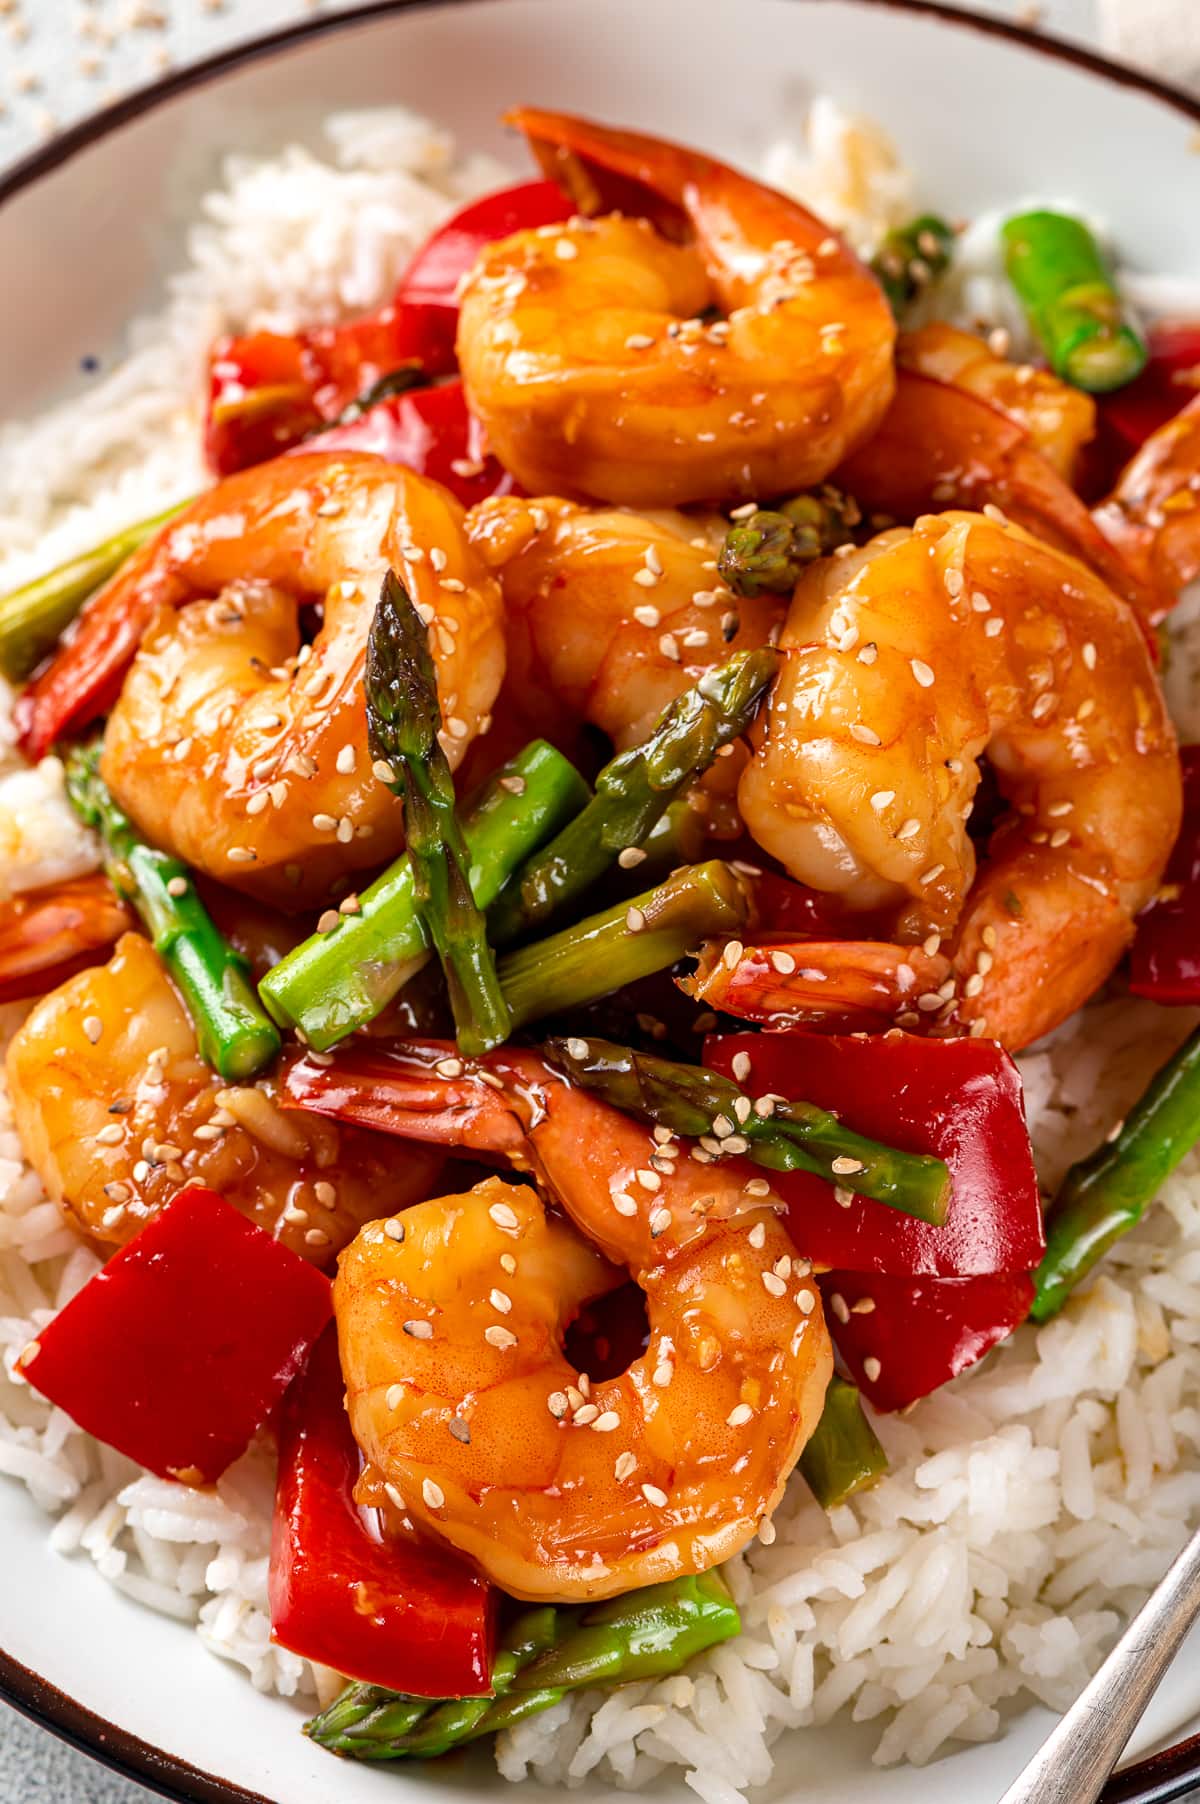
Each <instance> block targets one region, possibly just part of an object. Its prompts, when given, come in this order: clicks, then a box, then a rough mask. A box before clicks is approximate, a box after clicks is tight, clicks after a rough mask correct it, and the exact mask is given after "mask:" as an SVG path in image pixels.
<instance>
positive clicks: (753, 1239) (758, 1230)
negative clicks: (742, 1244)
mask: <svg viewBox="0 0 1200 1804" xmlns="http://www.w3.org/2000/svg"><path fill="white" fill-rule="evenodd" d="M766 1238H767V1229H766V1224H765V1223H764V1222H761V1221H756V1222H755V1224H754V1226H753V1227H752V1228H751V1230H750V1232H749V1234H747V1236H746V1239H747V1240H748V1241H749V1242H750V1245H751V1246H752V1247H761V1246H763V1245H765V1243H766Z"/></svg>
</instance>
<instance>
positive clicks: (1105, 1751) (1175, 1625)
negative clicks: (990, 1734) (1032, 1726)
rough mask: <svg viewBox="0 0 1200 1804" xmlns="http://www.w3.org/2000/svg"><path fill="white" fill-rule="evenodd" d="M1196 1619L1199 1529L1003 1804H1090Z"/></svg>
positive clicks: (1198, 1607) (1199, 1579)
mask: <svg viewBox="0 0 1200 1804" xmlns="http://www.w3.org/2000/svg"><path fill="white" fill-rule="evenodd" d="M1197 1616H1200V1530H1197V1532H1196V1533H1195V1534H1194V1535H1193V1536H1192V1538H1191V1540H1190V1541H1189V1542H1188V1544H1187V1546H1186V1547H1185V1548H1184V1550H1183V1552H1182V1553H1181V1554H1180V1556H1179V1558H1178V1559H1177V1560H1176V1561H1175V1564H1174V1565H1173V1566H1172V1567H1171V1570H1170V1571H1169V1572H1168V1573H1167V1575H1166V1577H1165V1578H1164V1579H1163V1580H1162V1582H1161V1583H1160V1584H1159V1585H1157V1586H1156V1587H1155V1589H1154V1590H1153V1591H1152V1592H1151V1594H1150V1596H1149V1598H1148V1599H1147V1600H1146V1603H1145V1604H1144V1605H1143V1607H1142V1608H1141V1610H1139V1612H1138V1614H1137V1615H1136V1616H1135V1617H1134V1619H1133V1621H1132V1622H1131V1623H1130V1625H1129V1627H1128V1628H1127V1629H1126V1631H1125V1633H1124V1634H1123V1635H1122V1636H1121V1639H1120V1640H1119V1641H1118V1642H1117V1645H1116V1646H1115V1647H1114V1648H1113V1650H1112V1653H1111V1654H1110V1655H1109V1656H1108V1659H1107V1660H1106V1661H1105V1662H1104V1664H1103V1666H1102V1667H1101V1668H1100V1670H1099V1672H1098V1673H1097V1674H1096V1676H1095V1678H1094V1679H1093V1680H1092V1681H1091V1683H1090V1685H1089V1686H1088V1687H1087V1689H1086V1691H1083V1692H1081V1693H1080V1695H1079V1697H1078V1698H1077V1699H1076V1701H1075V1702H1074V1703H1073V1704H1072V1706H1071V1708H1070V1709H1069V1710H1068V1711H1067V1714H1066V1715H1065V1716H1064V1717H1063V1719H1062V1721H1061V1722H1060V1723H1059V1724H1058V1726H1057V1728H1055V1729H1054V1730H1053V1732H1052V1733H1051V1735H1050V1736H1049V1738H1048V1739H1047V1740H1046V1741H1044V1742H1043V1743H1042V1746H1041V1747H1040V1748H1039V1750H1038V1752H1037V1753H1036V1754H1035V1755H1034V1757H1033V1759H1032V1760H1031V1761H1030V1762H1029V1765H1028V1766H1027V1767H1026V1768H1025V1771H1024V1772H1023V1773H1022V1774H1021V1776H1020V1778H1019V1779H1017V1781H1016V1783H1015V1784H1014V1785H1010V1786H1009V1788H1008V1790H1007V1791H1006V1792H1005V1794H1004V1796H1003V1798H1001V1800H1000V1804H1095V1800H1096V1799H1097V1798H1098V1797H1099V1796H1100V1792H1101V1790H1102V1789H1103V1786H1104V1782H1105V1780H1106V1779H1107V1778H1108V1776H1109V1774H1110V1773H1111V1772H1112V1770H1113V1767H1114V1766H1115V1765H1116V1764H1117V1761H1118V1760H1119V1759H1120V1758H1121V1754H1122V1751H1123V1749H1124V1747H1125V1744H1126V1742H1127V1741H1128V1740H1129V1737H1130V1736H1131V1735H1132V1734H1133V1731H1134V1729H1135V1728H1136V1727H1137V1724H1138V1721H1139V1719H1140V1718H1141V1715H1142V1712H1143V1711H1144V1710H1145V1708H1146V1706H1147V1704H1148V1703H1149V1702H1150V1699H1151V1698H1152V1697H1153V1695H1154V1693H1155V1691H1156V1690H1157V1689H1158V1686H1159V1683H1160V1681H1161V1679H1162V1676H1163V1674H1164V1673H1165V1672H1166V1670H1167V1668H1168V1666H1169V1665H1170V1664H1171V1661H1172V1660H1173V1659H1174V1657H1175V1655H1176V1654H1177V1653H1178V1651H1179V1646H1180V1643H1181V1642H1182V1641H1183V1638H1184V1636H1185V1635H1186V1634H1187V1632H1188V1630H1189V1629H1190V1628H1191V1627H1192V1624H1193V1623H1194V1622H1195V1621H1196V1619H1197Z"/></svg>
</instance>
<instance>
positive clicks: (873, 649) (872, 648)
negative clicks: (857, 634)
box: [858, 640, 879, 664]
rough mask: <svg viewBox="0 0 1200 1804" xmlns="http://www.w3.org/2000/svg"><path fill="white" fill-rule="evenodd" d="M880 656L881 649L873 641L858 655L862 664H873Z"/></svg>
mask: <svg viewBox="0 0 1200 1804" xmlns="http://www.w3.org/2000/svg"><path fill="white" fill-rule="evenodd" d="M878 656H879V647H878V646H877V645H876V644H875V642H874V641H873V640H872V641H871V642H870V643H869V644H867V645H864V646H863V648H862V650H861V651H860V652H859V654H858V661H859V663H860V664H873V663H874V662H875V660H876V658H877V657H878Z"/></svg>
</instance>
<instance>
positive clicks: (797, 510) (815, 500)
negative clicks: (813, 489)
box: [717, 485, 862, 599]
mask: <svg viewBox="0 0 1200 1804" xmlns="http://www.w3.org/2000/svg"><path fill="white" fill-rule="evenodd" d="M861 519H862V514H861V512H860V510H859V507H858V503H857V502H855V501H853V500H851V498H850V497H849V496H848V495H843V494H841V493H840V492H839V491H838V490H837V489H835V488H832V487H830V486H828V485H826V487H825V488H823V489H822V490H821V492H820V494H819V495H797V496H795V497H794V499H793V500H791V501H784V502H781V503H780V505H779V506H778V507H777V508H759V509H758V511H757V513H753V514H751V515H750V516H749V518H748V519H746V520H739V521H738V522H737V524H736V525H734V526H731V527H730V529H729V531H728V532H727V533H726V535H725V543H724V545H723V546H722V547H721V555H720V558H719V559H718V562H717V568H718V570H719V571H720V573H721V575H722V576H723V577H724V578H725V581H726V582H727V583H728V584H729V586H730V588H731V589H732V590H733V591H734V593H735V594H737V595H744V596H746V597H747V599H749V598H751V597H753V596H755V595H761V594H763V593H764V591H765V592H766V593H768V594H771V595H790V594H791V592H792V590H793V589H794V588H795V587H796V584H797V583H798V582H799V580H800V578H801V576H802V575H803V573H804V571H805V569H806V568H807V566H808V565H809V564H811V563H813V562H814V560H815V559H817V558H819V557H828V555H829V553H830V552H832V551H836V550H837V548H838V546H839V545H848V544H850V543H852V541H853V538H854V534H853V532H852V531H851V528H852V527H853V526H857V524H858V522H859V521H860V520H861Z"/></svg>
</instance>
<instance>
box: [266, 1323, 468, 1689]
mask: <svg viewBox="0 0 1200 1804" xmlns="http://www.w3.org/2000/svg"><path fill="white" fill-rule="evenodd" d="M344 1389H345V1387H344V1384H343V1381H342V1368H341V1365H340V1363H339V1360H338V1349H337V1334H336V1330H335V1329H334V1328H333V1327H332V1326H331V1327H330V1328H329V1329H328V1330H327V1332H326V1333H325V1334H324V1335H322V1337H321V1339H320V1340H319V1341H318V1342H317V1344H316V1346H315V1347H314V1348H313V1350H312V1353H311V1354H310V1355H309V1359H308V1364H307V1365H306V1367H305V1369H304V1371H303V1372H302V1373H301V1374H300V1376H299V1377H298V1378H297V1380H296V1382H295V1384H294V1385H293V1386H292V1388H291V1390H290V1391H289V1392H288V1394H287V1397H286V1399H285V1401H284V1405H283V1411H282V1414H281V1418H280V1423H279V1476H278V1479H277V1481H276V1487H275V1522H274V1528H273V1531H272V1535H271V1570H270V1597H271V1634H272V1637H273V1639H274V1640H276V1641H278V1642H279V1643H280V1645H281V1646H283V1647H287V1648H291V1650H292V1652H293V1653H297V1654H300V1655H302V1656H303V1657H304V1658H305V1659H309V1660H317V1661H320V1662H321V1663H322V1664H323V1665H325V1666H332V1667H333V1668H335V1670H336V1671H338V1672H342V1673H345V1674H347V1676H348V1677H351V1678H355V1679H360V1680H365V1681H367V1682H368V1683H370V1684H372V1685H381V1686H389V1687H395V1688H396V1689H398V1690H403V1691H406V1692H415V1691H420V1692H422V1693H423V1694H425V1696H424V1697H423V1700H422V1704H421V1708H422V1709H426V1708H428V1707H429V1706H428V1696H429V1695H430V1694H432V1695H434V1696H437V1697H439V1698H440V1697H444V1696H447V1695H451V1696H455V1697H469V1696H475V1695H479V1694H483V1693H486V1692H488V1690H489V1684H490V1674H491V1670H492V1650H493V1646H494V1642H495V1615H496V1593H495V1592H494V1591H493V1590H492V1589H491V1587H490V1586H489V1585H488V1583H487V1581H486V1580H485V1579H483V1578H481V1577H480V1576H479V1574H478V1573H477V1572H476V1571H475V1570H474V1568H473V1567H470V1566H468V1565H467V1564H466V1563H465V1562H464V1561H461V1560H459V1559H458V1558H456V1556H454V1555H453V1554H451V1553H450V1552H449V1551H448V1550H447V1549H445V1548H442V1547H440V1546H438V1545H436V1544H435V1543H433V1542H432V1541H428V1540H425V1539H421V1538H418V1537H417V1536H416V1535H415V1534H412V1535H400V1534H388V1535H387V1536H386V1537H385V1538H383V1537H381V1536H380V1534H379V1532H378V1529H377V1527H376V1526H375V1524H374V1520H373V1518H372V1516H371V1513H370V1512H367V1511H363V1510H361V1509H360V1508H359V1506H358V1505H357V1504H356V1503H355V1501H354V1487H355V1485H356V1483H357V1482H358V1476H359V1470H360V1467H361V1463H362V1462H361V1459H360V1457H359V1452H358V1448H357V1446H356V1445H355V1441H354V1436H353V1434H352V1433H351V1431H350V1422H349V1419H348V1417H347V1415H346V1407H345V1403H344V1400H343V1399H344Z"/></svg>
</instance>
